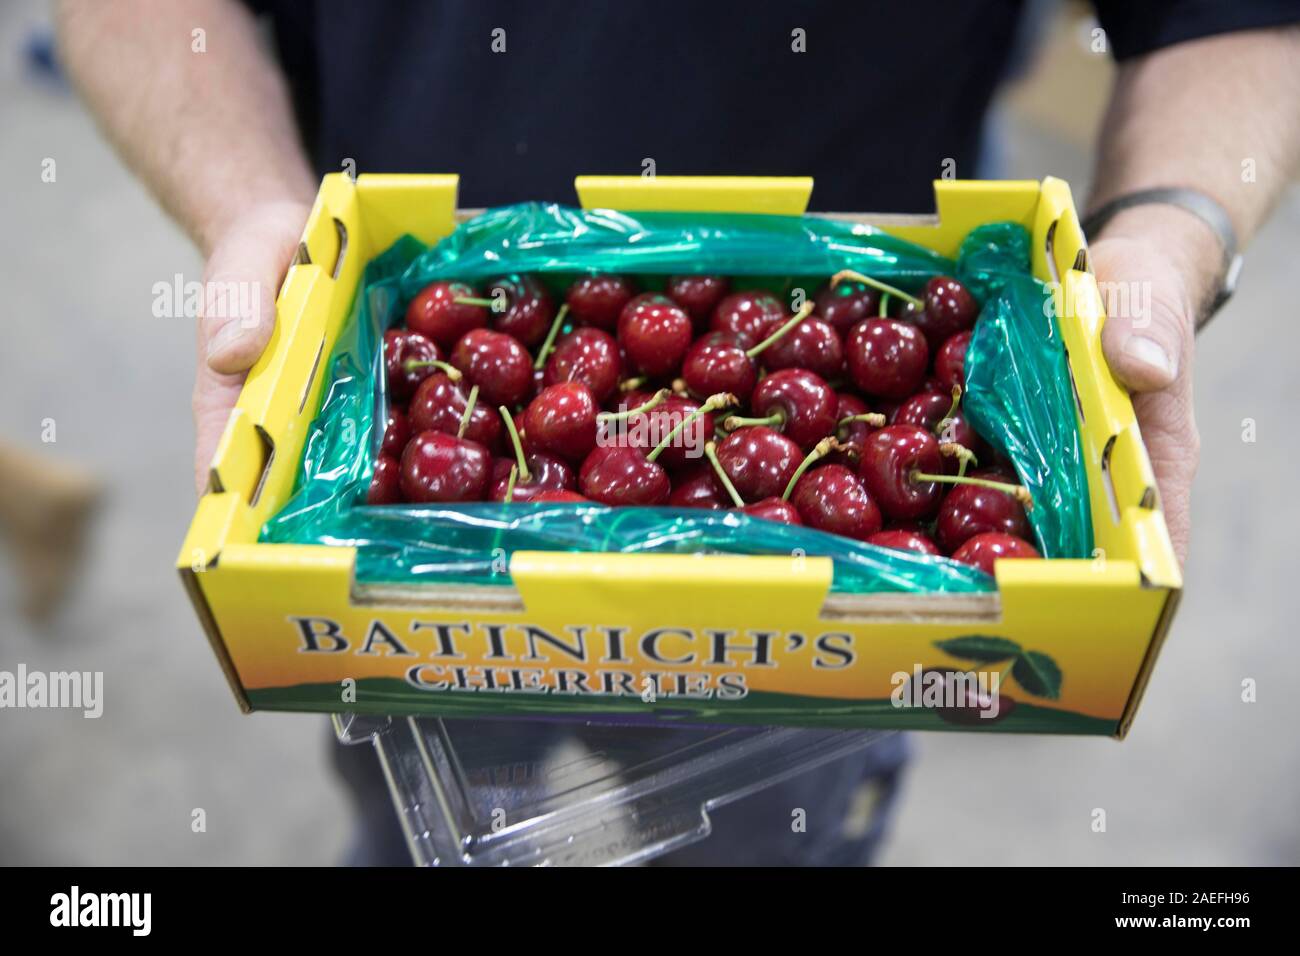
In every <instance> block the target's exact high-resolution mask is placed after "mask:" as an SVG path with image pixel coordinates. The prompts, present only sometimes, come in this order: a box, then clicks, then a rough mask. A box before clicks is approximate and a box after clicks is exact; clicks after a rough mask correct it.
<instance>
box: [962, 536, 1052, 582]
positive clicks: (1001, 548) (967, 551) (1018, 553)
mask: <svg viewBox="0 0 1300 956" xmlns="http://www.w3.org/2000/svg"><path fill="white" fill-rule="evenodd" d="M1041 557H1042V555H1040V554H1039V553H1038V551H1037V550H1036V549H1035V548H1034V546H1033V545H1032V544H1030V543H1029V542H1028V541H1026V540H1024V539H1023V538H1017V537H1015V536H1014V535H1010V534H998V533H996V532H990V533H988V534H977V535H975V537H973V538H970V539H968V540H967V541H966V543H965V544H963V545H962V546H961V547H960V548H958V549H957V550H956V551H954V552H953V553H952V559H953V560H954V561H960V562H961V563H962V564H969V565H972V566H973V567H977V568H979V569H980V570H981V571H983V572H984V573H985V574H994V573H995V572H994V563H995V562H996V561H997V560H998V559H999V558H1041Z"/></svg>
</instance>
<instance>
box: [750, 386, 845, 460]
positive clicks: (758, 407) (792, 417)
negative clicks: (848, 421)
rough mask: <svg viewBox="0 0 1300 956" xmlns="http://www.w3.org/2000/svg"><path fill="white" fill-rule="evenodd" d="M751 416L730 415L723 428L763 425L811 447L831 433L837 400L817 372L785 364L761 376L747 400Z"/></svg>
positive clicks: (836, 420)
mask: <svg viewBox="0 0 1300 956" xmlns="http://www.w3.org/2000/svg"><path fill="white" fill-rule="evenodd" d="M749 406H750V411H751V412H752V413H753V417H751V418H741V417H738V416H733V417H731V418H728V419H727V421H726V422H725V423H724V425H725V426H726V427H727V428H729V429H730V428H735V427H743V426H745V425H766V426H767V427H769V428H773V429H776V430H777V431H779V432H781V434H783V435H785V436H786V437H787V438H789V439H790V440H791V441H793V442H795V444H797V445H799V446H800V447H803V448H811V447H812V446H813V445H816V444H817V443H818V442H819V441H821V440H822V439H823V438H825V437H827V436H828V435H833V434H834V433H835V428H836V425H837V424H838V422H839V419H838V418H836V415H835V412H836V409H837V408H838V407H839V400H838V398H837V397H836V395H835V390H834V389H832V388H831V387H830V386H829V385H827V384H826V381H825V380H824V379H823V378H822V377H821V376H820V375H815V374H814V373H812V372H809V371H807V370H805V369H798V368H787V369H781V370H780V371H779V372H773V373H771V374H770V375H765V376H763V378H762V379H760V380H759V383H758V384H757V385H756V386H754V393H753V395H752V396H751V397H750V400H749Z"/></svg>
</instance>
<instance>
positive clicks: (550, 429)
mask: <svg viewBox="0 0 1300 956" xmlns="http://www.w3.org/2000/svg"><path fill="white" fill-rule="evenodd" d="M598 412H599V406H598V405H597V404H596V399H595V396H593V395H592V394H591V389H589V388H588V387H587V386H586V385H583V384H581V383H580V382H562V383H560V384H559V385H550V386H548V387H546V388H544V389H542V392H541V394H540V395H538V396H537V397H536V398H534V399H533V400H532V401H531V402H529V403H528V408H527V409H525V411H524V434H525V435H526V436H527V441H528V444H529V445H531V446H532V447H533V448H536V449H537V450H538V451H546V452H550V453H551V454H554V455H558V456H559V457H561V458H563V459H565V460H566V461H570V462H574V463H577V462H581V461H582V460H583V459H584V458H586V457H587V455H589V454H590V453H591V450H592V449H593V448H595V447H596V415H597V414H598Z"/></svg>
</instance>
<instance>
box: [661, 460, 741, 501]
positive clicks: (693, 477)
mask: <svg viewBox="0 0 1300 956" xmlns="http://www.w3.org/2000/svg"><path fill="white" fill-rule="evenodd" d="M668 504H669V506H670V507H673V508H705V509H707V510H709V511H725V510H726V508H727V506H728V505H729V504H730V502H729V501H728V500H727V493H726V492H725V491H724V490H723V488H722V486H721V485H720V484H718V479H717V477H716V476H715V475H714V474H713V469H712V468H710V467H708V466H707V465H702V466H700V467H698V468H696V469H695V470H694V471H693V472H691V473H690V474H689V475H687V476H686V477H683V478H681V479H679V480H678V481H677V483H676V484H674V485H673V490H672V494H670V495H669V496H668Z"/></svg>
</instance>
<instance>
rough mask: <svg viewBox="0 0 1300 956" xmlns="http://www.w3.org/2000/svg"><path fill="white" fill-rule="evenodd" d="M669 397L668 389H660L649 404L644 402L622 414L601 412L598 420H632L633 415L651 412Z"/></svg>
mask: <svg viewBox="0 0 1300 956" xmlns="http://www.w3.org/2000/svg"><path fill="white" fill-rule="evenodd" d="M668 395H669V392H668V389H666V388H661V389H659V391H657V392H655V393H654V394H653V395H651V396H650V400H649V401H648V402H643V403H641V404H640V405H638V406H637V407H636V408H628V409H624V410H623V411H621V412H601V413H600V414H599V415H597V416H596V418H598V419H599V420H600V421H602V422H617V421H622V420H623V419H625V418H631V417H632V416H633V415H642V414H644V413H646V412H648V411H650V409H652V408H654V407H655V406H656V405H660V404H662V403H663V401H664V399H666V398H667V397H668Z"/></svg>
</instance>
